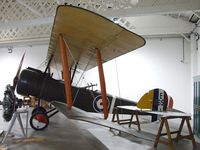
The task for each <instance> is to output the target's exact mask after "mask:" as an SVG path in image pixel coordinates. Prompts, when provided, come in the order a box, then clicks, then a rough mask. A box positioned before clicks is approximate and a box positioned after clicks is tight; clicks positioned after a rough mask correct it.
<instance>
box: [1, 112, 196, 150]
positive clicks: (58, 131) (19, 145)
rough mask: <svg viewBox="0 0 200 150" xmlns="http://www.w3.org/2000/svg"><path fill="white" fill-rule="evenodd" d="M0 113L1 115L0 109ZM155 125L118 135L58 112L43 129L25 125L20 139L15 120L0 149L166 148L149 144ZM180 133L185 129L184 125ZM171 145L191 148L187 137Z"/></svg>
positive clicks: (173, 124)
mask: <svg viewBox="0 0 200 150" xmlns="http://www.w3.org/2000/svg"><path fill="white" fill-rule="evenodd" d="M0 112H1V114H0V115H2V110H0ZM29 116H30V115H29ZM22 119H23V120H25V116H22ZM141 120H142V122H145V121H147V118H142V117H141ZM0 122H1V125H0V130H4V131H5V130H7V129H8V126H9V123H6V122H4V121H3V119H2V117H1V119H0ZM24 122H25V121H24ZM177 124H178V123H177V121H176V122H175V121H174V122H171V123H170V128H172V129H173V128H176V127H177ZM126 126H127V125H126ZM158 127H159V122H157V123H150V124H145V123H144V124H142V126H141V129H142V131H140V132H138V131H137V130H136V129H137V128H136V127H134V126H132V127H131V128H132V129H133V130H134V131H135V136H131V135H127V134H122V133H121V134H120V135H119V134H118V132H117V131H110V130H109V129H108V128H105V127H101V126H97V125H93V124H90V123H85V122H81V121H74V120H69V119H67V118H66V117H65V116H64V115H62V114H61V113H58V114H56V115H55V116H53V117H52V118H51V119H50V124H49V127H48V128H47V129H45V130H44V131H34V130H33V129H32V128H31V127H30V126H29V127H28V137H29V140H26V139H21V135H22V134H21V129H20V127H19V125H18V122H16V123H15V126H14V128H13V129H12V132H11V134H10V135H9V137H8V139H7V140H6V142H5V143H4V145H1V148H0V150H3V147H4V148H7V149H9V150H65V149H70V150H105V149H113V150H129V149H134V150H151V149H152V150H153V149H157V150H168V149H169V147H168V146H167V145H163V144H158V147H157V148H154V147H153V145H154V140H155V137H156V133H157V130H158ZM184 132H187V130H186V129H185V128H184ZM1 138H2V137H1ZM196 142H197V147H196V149H200V144H199V143H198V142H199V141H198V139H196ZM174 146H175V149H180V150H190V149H193V148H192V142H191V141H188V140H181V141H179V142H178V143H176V142H174Z"/></svg>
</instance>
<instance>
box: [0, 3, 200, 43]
mask: <svg viewBox="0 0 200 150" xmlns="http://www.w3.org/2000/svg"><path fill="white" fill-rule="evenodd" d="M64 3H67V4H71V5H75V6H79V7H83V8H86V9H89V10H92V11H95V12H97V13H100V14H101V15H104V16H106V17H108V18H110V19H113V18H115V21H117V23H119V24H120V25H122V26H125V27H126V28H128V29H129V30H132V31H134V32H136V33H138V34H140V35H143V36H174V35H176V36H179V35H183V34H184V35H185V34H188V33H191V32H192V31H193V29H194V28H195V27H196V24H194V23H191V22H190V21H189V19H190V17H191V16H192V15H193V14H195V16H198V17H199V16H200V0H0V12H1V13H0V46H1V47H2V46H11V45H13V44H17V43H20V44H21V43H37V44H38V43H44V42H46V43H48V40H49V38H50V32H51V28H52V24H53V18H54V15H55V11H56V7H57V6H58V5H60V4H64ZM197 24H199V22H198V23H197Z"/></svg>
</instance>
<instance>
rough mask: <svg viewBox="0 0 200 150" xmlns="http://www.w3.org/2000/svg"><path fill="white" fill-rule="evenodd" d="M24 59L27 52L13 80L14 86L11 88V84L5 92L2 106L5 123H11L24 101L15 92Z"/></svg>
mask: <svg viewBox="0 0 200 150" xmlns="http://www.w3.org/2000/svg"><path fill="white" fill-rule="evenodd" d="M24 57H25V52H24V54H23V56H22V58H21V61H20V64H19V67H18V69H17V73H16V75H15V77H14V79H13V85H12V86H11V85H10V84H8V85H7V86H6V90H5V91H4V99H3V102H2V105H3V118H4V119H5V121H10V120H11V118H12V116H13V113H14V112H15V111H16V109H17V108H18V107H21V106H22V99H18V98H17V97H16V95H15V93H14V92H15V88H16V85H17V82H18V79H19V75H20V71H21V68H22V64H23V61H24Z"/></svg>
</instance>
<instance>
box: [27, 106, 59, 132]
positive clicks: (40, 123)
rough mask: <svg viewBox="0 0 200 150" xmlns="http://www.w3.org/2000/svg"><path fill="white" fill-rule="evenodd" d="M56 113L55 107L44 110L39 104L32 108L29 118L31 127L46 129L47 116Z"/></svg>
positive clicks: (38, 129) (37, 129)
mask: <svg viewBox="0 0 200 150" xmlns="http://www.w3.org/2000/svg"><path fill="white" fill-rule="evenodd" d="M49 113H51V114H49ZM56 113H58V110H57V109H56V108H52V109H50V110H48V111H46V109H45V108H44V107H41V106H39V107H37V108H34V109H33V111H32V116H31V118H30V125H31V127H32V128H33V129H34V130H36V131H41V130H44V129H46V128H47V127H48V125H49V118H50V117H52V116H54V115H55V114H56ZM48 114H49V115H48Z"/></svg>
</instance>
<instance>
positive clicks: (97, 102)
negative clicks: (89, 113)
mask: <svg viewBox="0 0 200 150" xmlns="http://www.w3.org/2000/svg"><path fill="white" fill-rule="evenodd" d="M107 103H108V108H109V107H110V101H109V99H108V98H107ZM93 108H94V110H95V111H96V112H103V103H102V97H101V95H98V96H96V97H95V99H94V101H93Z"/></svg>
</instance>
